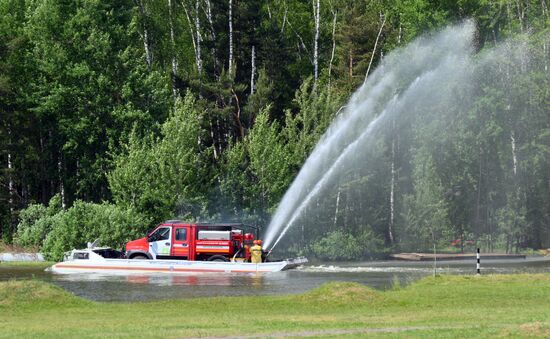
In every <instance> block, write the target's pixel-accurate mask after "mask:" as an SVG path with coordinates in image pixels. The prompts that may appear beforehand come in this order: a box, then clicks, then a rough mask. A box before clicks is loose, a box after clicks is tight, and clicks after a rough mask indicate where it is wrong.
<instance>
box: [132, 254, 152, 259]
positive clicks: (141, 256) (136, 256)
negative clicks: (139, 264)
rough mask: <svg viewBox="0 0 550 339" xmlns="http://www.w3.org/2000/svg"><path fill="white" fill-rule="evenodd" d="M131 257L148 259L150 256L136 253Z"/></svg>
mask: <svg viewBox="0 0 550 339" xmlns="http://www.w3.org/2000/svg"><path fill="white" fill-rule="evenodd" d="M131 259H139V260H147V259H149V258H147V257H146V256H145V255H143V254H138V255H134V256H133V257H132V258H131Z"/></svg>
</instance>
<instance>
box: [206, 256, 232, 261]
mask: <svg viewBox="0 0 550 339" xmlns="http://www.w3.org/2000/svg"><path fill="white" fill-rule="evenodd" d="M208 261H229V260H227V258H226V257H224V256H223V255H213V256H211V257H210V258H208Z"/></svg>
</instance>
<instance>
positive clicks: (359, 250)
mask: <svg viewBox="0 0 550 339" xmlns="http://www.w3.org/2000/svg"><path fill="white" fill-rule="evenodd" d="M309 250H310V251H311V253H312V254H313V255H314V256H315V257H317V258H319V259H321V260H330V261H342V260H362V259H366V258H368V259H372V258H377V257H381V256H383V255H384V254H385V251H386V250H385V249H384V241H383V240H381V239H380V238H378V237H377V236H376V235H375V234H374V233H373V232H372V231H370V230H368V229H367V230H364V231H362V232H361V234H359V236H357V237H356V236H353V235H352V234H350V233H347V232H345V231H341V230H336V231H332V232H328V233H327V234H325V235H324V236H323V237H322V238H320V239H318V240H317V241H314V242H313V243H312V244H311V246H310V247H309Z"/></svg>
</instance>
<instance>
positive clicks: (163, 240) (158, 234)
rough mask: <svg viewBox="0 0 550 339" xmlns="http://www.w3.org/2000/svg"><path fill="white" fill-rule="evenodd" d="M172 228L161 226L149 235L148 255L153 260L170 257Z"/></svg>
mask: <svg viewBox="0 0 550 339" xmlns="http://www.w3.org/2000/svg"><path fill="white" fill-rule="evenodd" d="M171 230H172V227H169V226H162V227H159V228H157V229H156V230H155V231H154V232H153V233H151V235H149V238H148V241H149V253H151V255H152V256H153V259H157V258H159V259H160V258H162V257H168V256H170V248H171V247H172V246H171V242H170V241H171V236H172V232H171Z"/></svg>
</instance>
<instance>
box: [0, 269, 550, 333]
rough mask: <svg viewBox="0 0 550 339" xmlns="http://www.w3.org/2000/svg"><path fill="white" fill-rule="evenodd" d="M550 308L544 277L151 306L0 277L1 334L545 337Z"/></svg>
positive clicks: (347, 287)
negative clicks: (107, 300)
mask: <svg viewBox="0 0 550 339" xmlns="http://www.w3.org/2000/svg"><path fill="white" fill-rule="evenodd" d="M549 305H550V275H546V274H534V275H492V276H491V275H489V276H479V277H477V276H441V277H436V278H433V277H429V278H424V279H422V280H420V281H418V282H416V283H413V284H412V285H410V286H407V287H404V288H399V287H398V288H395V289H392V290H388V291H377V290H373V289H370V288H368V287H365V286H363V285H359V284H355V283H329V284H326V285H323V286H321V287H319V288H318V289H315V290H312V291H310V292H308V293H305V294H302V295H291V296H258V297H253V296H252V297H222V298H198V299H185V300H173V301H159V302H147V303H97V302H92V301H88V300H84V299H81V298H77V297H75V296H73V295H71V294H69V293H67V292H65V291H63V290H61V289H60V288H57V287H54V286H52V285H49V284H47V283H44V282H40V281H8V282H3V283H0V328H1V329H2V330H1V331H0V337H9V338H26V337H27V338H30V337H32V338H35V337H40V338H95V337H98V338H99V337H101V338H183V337H201V336H227V335H235V336H239V335H245V336H246V335H256V336H258V337H264V336H266V335H268V334H283V333H284V334H291V335H292V336H301V335H306V336H322V337H326V338H333V337H338V338H354V337H356V338H361V337H364V336H365V335H368V336H375V337H396V338H402V337H404V336H405V337H434V336H436V337H449V338H456V337H463V338H466V337H525V336H532V337H544V336H549V335H550V306H549ZM373 329H376V330H373ZM369 331H370V332H369ZM373 331H375V332H373Z"/></svg>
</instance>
